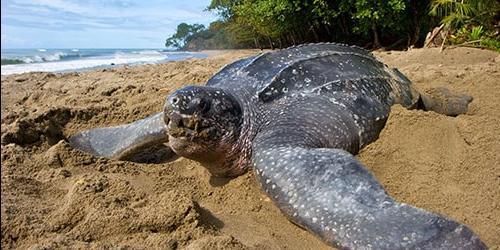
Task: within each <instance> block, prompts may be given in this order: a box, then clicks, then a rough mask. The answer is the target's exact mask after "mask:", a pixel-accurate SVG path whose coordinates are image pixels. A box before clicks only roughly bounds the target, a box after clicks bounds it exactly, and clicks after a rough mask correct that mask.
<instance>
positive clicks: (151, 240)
mask: <svg viewBox="0 0 500 250" xmlns="http://www.w3.org/2000/svg"><path fill="white" fill-rule="evenodd" d="M258 52H259V51H255V50H236V51H226V52H218V53H213V54H211V56H210V57H209V58H207V59H192V60H187V61H180V62H170V63H165V64H161V65H146V66H137V67H118V68H115V69H104V70H96V71H89V72H80V73H66V74H52V73H27V74H21V75H12V76H6V77H4V76H2V81H1V97H2V99H1V111H2V116H1V118H2V130H1V134H2V156H1V159H2V168H1V176H2V180H1V184H2V190H1V194H2V198H1V213H2V217H1V230H2V245H1V246H2V248H4V249H10V248H20V249H27V248H30V249H53V248H77V249H78V248H84V249H87V248H93V249H103V248H107V247H113V248H117V249H128V248H130V249H149V248H162V249H177V248H187V249H214V248H218V249H244V248H247V249H330V248H329V247H328V246H326V245H325V244H323V243H322V242H321V241H320V240H318V239H317V238H315V237H314V236H312V235H311V234H310V233H308V232H306V231H304V230H302V229H300V228H299V227H297V226H296V225H294V224H292V223H291V222H289V221H288V220H287V219H286V218H285V217H284V216H283V215H282V214H281V213H280V211H279V210H278V209H277V208H276V207H275V206H274V205H273V204H272V202H271V201H270V200H269V199H268V198H267V197H266V196H265V194H264V193H263V192H262V191H260V189H259V187H258V184H257V182H256V180H255V178H254V174H253V172H252V171H250V172H248V173H246V174H244V175H242V176H240V177H237V178H234V179H215V178H211V177H210V175H209V174H208V173H207V171H206V170H205V169H204V168H203V167H202V166H200V165H199V164H198V163H196V162H193V161H190V160H187V159H182V158H180V159H178V160H176V161H174V162H170V163H163V164H145V163H142V164H141V163H132V162H125V161H116V160H108V159H102V158H96V157H92V156H90V155H88V154H85V153H82V152H79V151H77V150H74V149H72V148H71V147H70V146H69V145H68V143H67V142H65V141H64V140H63V139H64V138H66V137H68V136H70V135H72V134H74V133H76V132H78V131H81V130H84V129H90V128H95V127H100V126H109V125H116V124H122V123H126V122H131V121H134V120H136V119H140V118H144V117H146V116H148V115H150V114H152V113H155V112H159V111H161V108H162V104H163V102H164V99H165V96H166V95H167V94H168V93H170V92H172V91H174V90H175V89H177V88H180V87H182V86H184V85H187V84H203V83H204V82H205V81H206V80H207V79H209V78H210V76H211V75H212V74H213V73H215V72H216V71H217V70H218V69H219V68H220V67H222V66H223V65H224V64H227V63H229V62H232V61H233V60H235V59H237V58H241V57H245V56H248V55H252V54H256V53H258ZM375 55H376V56H377V57H379V58H380V59H381V60H382V61H384V62H385V63H387V64H388V65H390V66H393V67H397V68H399V69H400V70H401V71H402V72H403V73H405V74H406V75H407V76H408V77H409V78H410V79H411V80H412V81H413V82H414V83H415V84H416V86H417V88H419V89H420V90H421V91H428V90H429V89H430V88H433V87H439V86H444V87H448V88H450V89H452V90H454V91H457V92H463V93H467V94H469V95H471V96H473V97H474V100H473V102H472V103H471V106H470V109H469V111H468V112H467V113H466V114H464V115H460V116H458V117H446V116H442V115H439V114H436V113H433V112H424V111H420V110H406V109H404V108H402V107H400V106H394V107H393V109H392V113H391V115H390V117H389V120H388V122H387V125H386V127H385V128H384V130H383V131H382V133H381V135H380V138H379V139H378V140H377V141H376V142H374V143H372V144H371V145H369V146H367V147H366V148H365V149H364V150H362V151H361V152H360V154H359V156H358V157H359V159H360V160H361V161H362V162H363V163H365V164H366V166H367V167H368V168H370V169H371V170H372V171H373V172H374V173H375V175H376V177H377V178H378V179H379V180H380V181H381V183H382V184H383V185H384V187H385V188H386V189H387V191H388V192H389V193H390V194H391V195H393V196H394V197H395V198H396V199H398V200H399V201H402V202H407V203H410V204H414V205H416V206H418V207H422V208H425V209H428V210H432V211H435V212H438V213H441V214H444V215H447V216H449V217H451V218H454V219H456V220H457V221H460V222H462V223H465V224H467V225H469V226H470V227H471V228H472V229H473V230H474V231H475V232H476V233H477V234H479V236H480V237H481V238H482V239H483V241H485V242H486V244H487V245H488V246H489V247H491V248H492V249H500V237H498V236H499V235H500V154H499V153H498V152H500V132H499V131H500V80H499V79H500V54H498V53H495V52H492V51H487V50H478V49H469V48H451V49H447V50H445V51H444V52H443V53H439V50H438V49H414V50H411V51H407V52H376V53H375Z"/></svg>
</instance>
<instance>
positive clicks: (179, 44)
mask: <svg viewBox="0 0 500 250" xmlns="http://www.w3.org/2000/svg"><path fill="white" fill-rule="evenodd" d="M204 29H205V26H204V25H203V24H187V23H180V24H179V25H177V29H176V32H175V34H173V35H172V36H171V37H169V38H168V39H167V40H166V41H165V47H175V48H177V49H180V48H183V47H184V46H185V45H186V43H187V42H188V41H189V40H190V39H192V37H193V35H195V34H198V33H199V32H200V31H202V30H204Z"/></svg>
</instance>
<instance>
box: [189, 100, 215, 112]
mask: <svg viewBox="0 0 500 250" xmlns="http://www.w3.org/2000/svg"><path fill="white" fill-rule="evenodd" d="M189 106H190V107H189V109H190V110H192V112H193V113H194V112H199V113H206V112H207V111H208V110H210V101H208V100H206V99H204V98H194V99H193V100H192V101H191V102H190V105H189Z"/></svg>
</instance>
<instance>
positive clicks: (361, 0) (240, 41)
mask: <svg viewBox="0 0 500 250" xmlns="http://www.w3.org/2000/svg"><path fill="white" fill-rule="evenodd" d="M207 11H213V12H215V13H217V15H218V16H219V20H217V21H215V22H212V23H210V25H209V26H208V27H205V26H203V25H200V24H186V23H181V24H179V26H178V27H177V30H176V33H175V34H174V35H172V36H171V37H169V38H168V39H167V40H166V43H165V45H166V46H167V47H170V48H177V49H189V50H195V49H226V48H271V49H272V48H277V47H279V48H281V47H287V46H291V45H297V44H301V43H308V42H340V43H348V44H356V45H359V46H362V47H366V48H374V49H376V48H386V49H405V48H408V47H411V46H416V47H421V46H424V42H425V39H426V34H428V33H429V32H430V31H432V30H433V29H434V28H436V27H438V29H439V31H440V32H441V33H442V34H444V37H445V38H444V41H443V43H447V44H448V43H452V44H459V45H464V46H465V45H467V46H479V47H489V48H494V49H495V48H496V49H497V50H498V49H500V42H499V29H500V14H499V13H500V3H499V2H498V1H497V0H387V1H382V0H212V1H211V3H210V5H209V6H207Z"/></svg>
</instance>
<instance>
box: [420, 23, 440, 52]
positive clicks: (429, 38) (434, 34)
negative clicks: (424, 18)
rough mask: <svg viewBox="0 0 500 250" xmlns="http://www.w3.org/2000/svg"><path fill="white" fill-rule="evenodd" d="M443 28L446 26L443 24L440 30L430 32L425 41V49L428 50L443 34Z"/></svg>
mask: <svg viewBox="0 0 500 250" xmlns="http://www.w3.org/2000/svg"><path fill="white" fill-rule="evenodd" d="M443 28H444V24H441V26H439V27H438V28H434V29H433V30H432V32H429V34H428V35H427V38H426V39H425V43H424V48H428V47H429V45H431V44H432V42H433V41H434V39H435V38H436V37H437V35H438V34H440V33H441V31H442V30H443ZM443 40H444V39H443Z"/></svg>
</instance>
